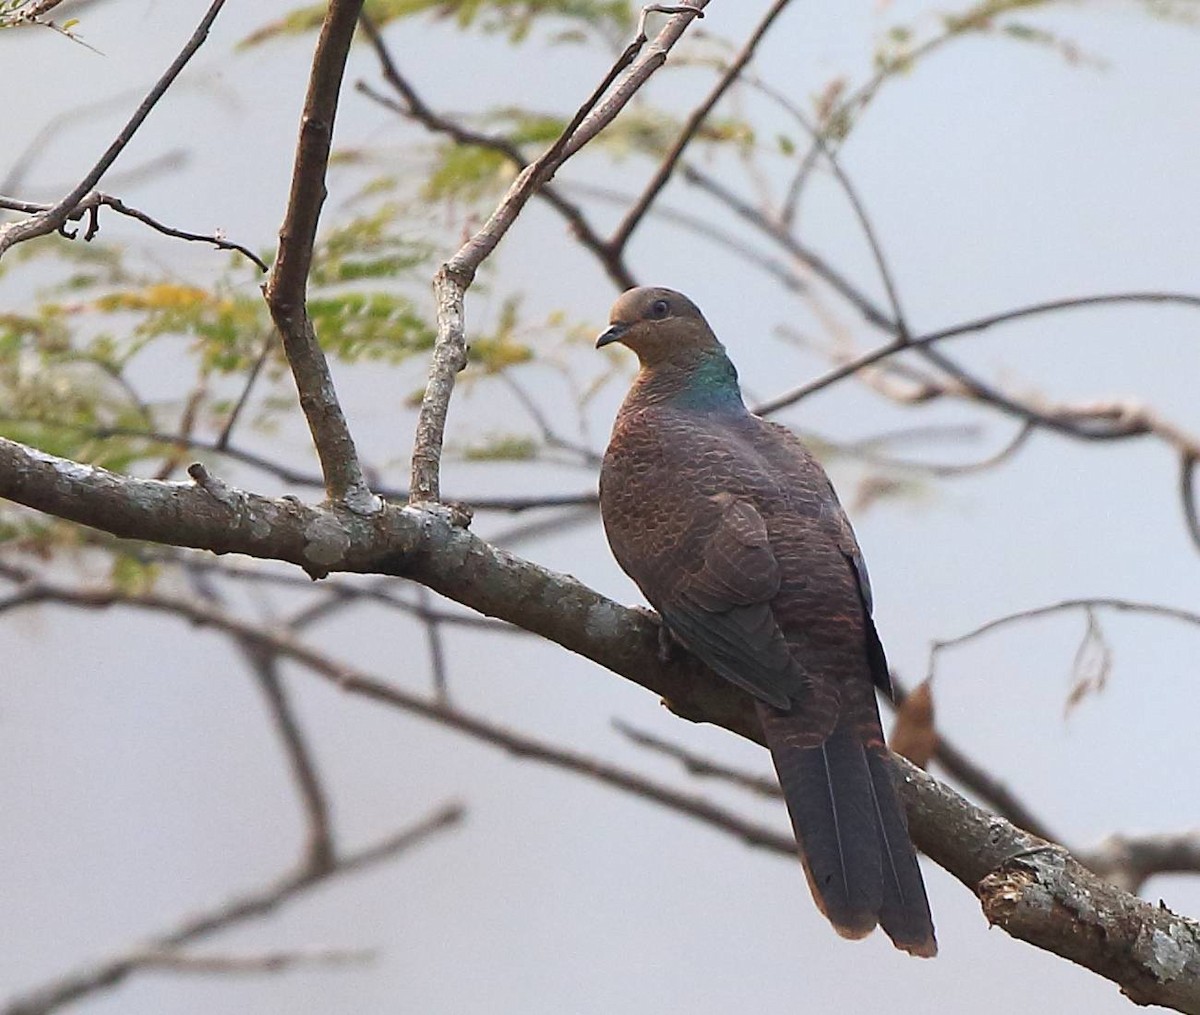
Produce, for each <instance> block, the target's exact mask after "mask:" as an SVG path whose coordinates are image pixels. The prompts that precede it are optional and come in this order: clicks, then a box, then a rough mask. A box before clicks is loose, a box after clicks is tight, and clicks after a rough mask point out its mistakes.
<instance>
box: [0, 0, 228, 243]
mask: <svg viewBox="0 0 1200 1015" xmlns="http://www.w3.org/2000/svg"><path fill="white" fill-rule="evenodd" d="M224 6H225V0H213V2H212V4H210V5H209V8H208V10H207V11H206V12H205V14H204V17H203V18H201V19H200V24H199V25H198V26H197V27H196V30H195V31H194V32H193V33H192V35H191V38H189V39H188V41H187V43H186V44H185V45H184V47H183V49H181V50H180V51H179V55H178V56H177V57H175V59H174V60H173V61H172V62H171V66H169V67H168V68H167V69H166V70H165V71H164V72H163V74H162V76H161V77H160V78H159V79H158V80H157V81H156V82H155V83H154V87H153V88H151V89H150V91H149V93H148V94H147V95H146V97H145V98H144V99H143V100H142V102H141V105H139V106H138V108H137V109H136V110H135V111H134V113H133V116H131V117H130V118H129V122H128V123H126V124H125V126H124V127H122V128H121V132H120V133H119V134H118V135H117V136H116V138H115V139H114V140H113V142H112V144H110V145H109V146H108V148H107V149H106V150H105V152H104V154H103V155H101V156H100V158H99V159H98V160H97V162H96V163H95V165H93V166H92V168H91V169H89V170H88V171H87V173H86V174H85V175H84V177H83V179H82V180H80V181H79V183H78V184H77V185H76V186H75V189H74V190H72V191H71V192H70V193H69V194H66V195H65V196H64V197H62V198H60V199H59V200H58V201H57V202H56V203H55V204H53V205H51V206H50V207H49V208H47V209H45V210H44V211H39V212H37V213H36V214H33V215H31V216H30V217H29V218H26V219H21V220H20V221H19V222H11V223H9V224H7V225H0V257H3V256H4V253H5V251H7V250H9V249H10V248H11V247H13V246H15V245H16V244H18V243H22V242H24V241H25V240H31V239H33V238H34V237H37V236H46V235H48V234H49V233H53V232H56V231H58V230H60V229H61V228H62V227H63V225H65V224H66V222H67V220H68V219H69V218H70V216H71V213H72V212H73V211H74V210H75V208H76V207H77V206H78V205H79V202H80V201H82V200H83V199H84V198H85V197H86V196H87V195H88V194H89V193H90V192H91V190H92V189H93V188H94V187H95V186H96V184H97V183H99V182H100V178H101V177H102V176H103V175H104V174H105V173H106V172H107V171H108V168H109V166H111V165H112V164H113V162H115V161H116V159H117V156H118V155H120V154H121V152H122V151H124V150H125V147H126V146H127V145H128V144H129V142H130V141H132V140H133V136H134V135H135V134H136V133H137V132H138V129H139V128H140V127H141V125H142V124H143V123H144V122H145V120H146V117H147V116H149V115H150V111H151V110H152V109H153V108H154V107H155V105H157V103H158V100H159V99H161V98H162V97H163V95H165V94H166V91H167V89H168V88H170V87H171V85H172V83H173V82H174V81H175V79H176V78H177V77H178V76H179V73H180V71H182V70H183V68H184V67H185V66H187V63H188V61H189V60H191V58H192V57H193V56H194V55H195V54H196V51H197V50H198V49H199V48H200V47H201V46H202V45H203V44H204V41H205V39H207V38H208V31H209V29H210V28H211V27H212V24H213V22H214V21H215V20H216V18H217V15H218V14H219V13H220V12H221V8H222V7H224Z"/></svg>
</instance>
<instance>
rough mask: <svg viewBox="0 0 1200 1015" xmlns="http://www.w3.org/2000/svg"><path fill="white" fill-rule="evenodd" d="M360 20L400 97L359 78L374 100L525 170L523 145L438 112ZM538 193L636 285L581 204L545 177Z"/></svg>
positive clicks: (615, 277)
mask: <svg viewBox="0 0 1200 1015" xmlns="http://www.w3.org/2000/svg"><path fill="white" fill-rule="evenodd" d="M359 20H360V23H361V25H362V27H363V31H364V32H365V33H366V35H367V38H368V39H369V40H370V42H371V45H372V47H373V48H374V50H375V55H376V57H377V58H378V59H379V65H380V70H381V71H382V73H383V77H384V80H385V81H387V82H388V83H389V84H390V85H391V86H392V87H393V88H394V89H395V90H396V92H397V93H398V94H399V95H400V98H401V102H400V103H396V102H392V101H391V100H390V99H388V98H387V97H386V96H383V95H380V94H379V93H378V92H376V91H375V90H374V89H373V88H371V86H370V85H368V84H367V83H366V82H363V81H359V82H357V84H356V85H355V87H356V88H357V90H358V91H359V92H361V93H362V94H363V95H366V96H367V97H368V98H370V99H372V100H373V101H375V102H378V103H380V104H381V105H383V106H386V107H387V108H388V109H391V110H393V111H394V112H396V113H399V114H400V115H401V116H405V117H408V118H409V119H412V120H415V121H416V122H417V123H420V124H422V125H423V126H424V127H425V128H426V129H427V130H429V131H430V132H431V133H434V134H442V135H445V136H446V137H449V138H450V139H451V140H453V141H454V142H455V143H457V144H460V145H473V146H475V147H478V148H486V149H488V150H490V151H494V152H499V153H500V154H501V155H503V156H504V157H505V158H506V159H508V161H509V162H511V163H512V164H513V165H514V166H516V167H517V169H518V171H523V170H524V169H526V168H527V167H528V165H529V163H528V161H527V160H526V159H525V156H524V155H523V154H522V152H521V149H520V147H519V146H518V145H517V144H516V143H515V142H513V141H512V140H511V139H509V138H506V137H501V136H497V135H494V134H485V133H483V132H481V131H477V130H472V129H471V128H469V127H466V126H464V125H463V124H461V123H459V122H457V121H456V120H452V119H450V118H449V117H447V116H444V115H442V114H440V113H436V112H435V111H434V110H433V109H431V108H430V107H429V105H428V104H427V103H426V102H425V101H424V99H422V98H421V96H420V95H419V94H418V93H417V91H416V89H415V88H414V87H413V86H412V84H411V83H410V82H409V81H408V79H407V78H405V77H404V75H403V74H401V73H400V69H399V67H398V66H397V64H396V61H395V60H394V58H393V57H392V54H391V51H390V50H389V49H388V48H387V44H386V43H385V42H384V40H383V36H382V35H381V34H380V32H379V29H378V28H377V27H376V25H375V23H374V22H373V21H372V20H371V18H370V17H369V16H368V15H367V14H365V13H364V14H362V15H361V17H360V19H359ZM537 195H538V197H540V198H542V199H543V200H544V201H546V203H547V204H549V205H550V206H551V207H552V208H553V209H554V210H555V211H556V212H558V214H559V215H561V216H562V218H563V219H564V220H565V221H566V223H567V224H568V225H569V226H570V228H571V232H572V233H573V234H574V236H575V238H576V239H577V240H579V242H580V243H581V244H582V245H583V246H584V248H585V249H586V250H588V251H590V252H591V253H592V254H593V255H594V256H595V257H596V259H597V260H598V261H599V262H600V264H601V265H602V266H603V267H604V270H605V272H606V273H607V274H608V276H609V278H610V279H612V281H613V284H614V285H616V286H617V288H619V289H629V288H632V287H633V286H634V285H635V281H634V278H633V275H632V274H631V273H630V271H629V267H628V266H627V265H626V264H625V261H624V258H623V257H622V256H621V254H620V252H618V251H615V250H614V249H613V248H612V247H611V245H610V244H608V243H607V242H606V241H605V240H604V239H603V237H601V236H600V234H599V233H597V232H596V230H595V228H593V226H592V224H591V222H589V221H588V219H587V217H586V216H585V215H584V213H583V209H582V208H580V207H579V206H578V205H576V204H574V203H573V202H571V201H569V200H567V199H566V198H565V197H563V196H562V194H561V193H560V192H559V191H558V189H557V188H556V187H554V186H553V185H551V184H550V183H543V184H542V186H541V187H540V188H539V189H538V191H537Z"/></svg>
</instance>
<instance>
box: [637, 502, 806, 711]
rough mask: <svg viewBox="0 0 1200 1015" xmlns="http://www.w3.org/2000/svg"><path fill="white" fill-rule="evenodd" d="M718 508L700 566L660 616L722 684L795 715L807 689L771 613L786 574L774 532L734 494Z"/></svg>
mask: <svg viewBox="0 0 1200 1015" xmlns="http://www.w3.org/2000/svg"><path fill="white" fill-rule="evenodd" d="M713 501H714V502H715V504H716V505H717V506H718V507H719V509H720V511H721V515H720V520H719V522H718V524H717V526H716V528H715V530H714V531H713V532H712V534H711V535H710V536H709V538H708V540H707V541H706V543H705V545H704V547H703V552H702V554H701V556H700V566H699V567H698V568H696V569H695V570H693V571H689V572H687V573H685V574H684V576H683V577H682V579H681V580H680V581H679V582H678V583H677V585H676V586H675V588H674V589H673V590H672V591H671V592H670V593H669V594H668V595H667V596H666V597H665V598H664V601H663V602H662V603H661V604H659V605H660V610H661V612H662V614H663V617H664V619H665V620H666V622H667V624H668V626H669V627H670V628H671V630H672V631H673V632H674V633H675V634H677V635H678V636H679V638H680V639H681V640H682V641H683V642H684V643H686V644H687V646H688V647H689V648H690V649H691V650H692V651H693V652H694V653H696V655H698V656H700V658H701V659H703V660H704V661H705V662H706V663H708V665H709V666H711V667H712V668H713V669H714V670H716V671H717V672H718V673H719V674H721V676H723V677H725V678H726V679H727V680H729V681H731V682H732V683H734V684H737V686H738V687H741V688H742V689H743V690H745V691H748V692H750V693H751V694H753V695H754V696H755V697H757V698H759V699H761V700H762V701H765V702H769V703H770V704H772V705H775V706H776V707H778V708H788V707H789V705H790V704H791V702H792V700H793V699H794V698H796V697H798V696H799V695H800V693H801V691H802V690H803V688H804V684H805V681H804V675H803V671H802V670H801V668H800V666H799V664H798V663H797V661H796V660H795V658H793V656H792V653H791V650H790V649H789V647H788V643H787V640H786V639H785V638H784V635H783V632H782V631H781V630H780V628H779V625H778V623H777V622H776V619H775V615H774V613H773V612H772V610H771V600H772V598H774V596H775V594H776V593H777V592H778V591H779V581H780V572H779V562H778V561H777V560H776V559H775V555H774V553H773V552H772V550H771V542H770V539H769V538H768V536H767V527H766V524H765V523H764V522H763V519H762V516H761V515H760V514H759V513H758V511H757V510H756V509H755V507H754V505H753V504H751V503H750V502H749V501H746V500H739V499H737V498H735V497H733V496H732V495H729V494H720V495H718V496H716V497H714V498H713Z"/></svg>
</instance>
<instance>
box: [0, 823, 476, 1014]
mask: <svg viewBox="0 0 1200 1015" xmlns="http://www.w3.org/2000/svg"><path fill="white" fill-rule="evenodd" d="M462 817H463V809H462V807H460V806H459V805H457V804H451V805H448V806H445V807H442V808H441V809H440V810H438V811H436V812H434V813H433V814H431V815H430V816H429V817H427V818H425V819H424V820H422V821H420V822H418V823H417V824H415V825H413V826H411V827H409V828H407V829H405V830H404V831H402V832H398V833H396V834H394V835H390V836H388V837H386V838H384V839H381V840H379V841H378V842H376V843H373V844H372V845H370V846H367V847H365V848H363V849H360V850H357V851H355V852H353V853H347V854H345V855H344V856H342V857H340V858H339V859H338V861H337V863H336V864H335V865H334V866H332V867H330V868H328V869H327V870H325V871H323V872H319V873H314V872H312V871H301V872H299V873H297V874H289V875H287V876H285V877H283V878H280V879H279V880H278V881H276V882H275V883H273V884H270V885H267V886H266V887H265V888H262V889H259V890H258V891H256V892H250V893H248V894H246V895H239V896H237V897H235V898H233V899H230V900H229V901H228V902H226V903H223V904H222V905H220V906H217V907H215V908H213V909H210V910H207V911H205V912H202V913H199V914H197V915H195V916H191V917H188V918H187V919H186V920H184V921H183V922H182V923H180V924H178V925H177V926H175V927H173V928H171V929H169V930H166V931H163V932H162V933H160V934H157V935H155V936H154V937H153V938H152V939H151V940H150V941H149V942H147V944H146V945H143V946H142V947H140V948H135V949H132V950H130V951H129V952H125V953H123V954H119V955H115V956H113V957H111V958H108V959H102V960H101V961H99V962H96V963H94V964H93V965H90V966H87V967H85V968H83V969H79V970H76V971H75V972H72V973H68V974H67V975H66V976H62V977H60V978H59V979H57V980H54V981H53V982H51V983H47V984H45V985H43V986H41V987H38V988H36V989H34V990H32V991H29V992H28V993H25V994H22V995H20V996H19V997H15V998H13V999H12V1000H10V1001H9V1002H8V1003H7V1004H5V1005H4V1006H3V1007H2V1008H0V1015H46V1013H47V1012H52V1011H55V1010H56V1009H58V1008H61V1007H62V1006H63V1005H65V1004H69V1003H71V1002H72V1001H76V1000H78V999H79V998H81V997H86V996H88V995H90V994H94V993H96V992H97V991H101V990H108V989H111V988H112V987H115V986H117V984H119V983H121V982H122V981H123V980H125V979H126V978H127V977H128V976H129V975H130V974H131V973H134V972H136V971H137V970H138V969H141V968H144V967H145V965H146V956H147V955H148V954H156V953H162V952H171V951H173V950H174V949H177V948H178V947H179V946H180V945H184V944H188V943H189V942H192V941H196V940H198V939H200V938H203V937H206V936H207V935H209V934H212V933H215V932H216V931H219V930H224V929H225V928H227V927H232V926H235V925H237V924H240V923H244V922H245V921H247V920H251V919H255V918H257V917H261V916H266V915H267V914H268V913H272V912H274V911H275V910H276V909H278V908H279V907H280V906H282V905H284V904H285V903H287V902H290V901H291V900H292V899H293V898H296V897H297V896H300V895H303V894H304V893H305V892H307V891H309V890H310V889H312V888H315V887H316V886H317V885H320V884H324V883H325V882H327V881H329V880H331V879H332V878H334V877H337V876H340V875H343V874H350V873H353V872H355V871H360V870H364V869H366V868H368V867H373V866H375V865H376V864H379V863H382V862H384V861H386V860H391V859H392V858H393V857H396V856H399V855H400V854H401V853H403V852H405V851H406V850H409V849H412V848H413V847H414V846H417V845H420V844H421V843H423V842H425V841H426V840H427V839H428V838H430V836H432V835H435V834H437V833H438V832H442V831H445V830H446V829H448V828H451V827H453V826H454V825H456V824H458V822H459V821H461V820H462Z"/></svg>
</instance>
